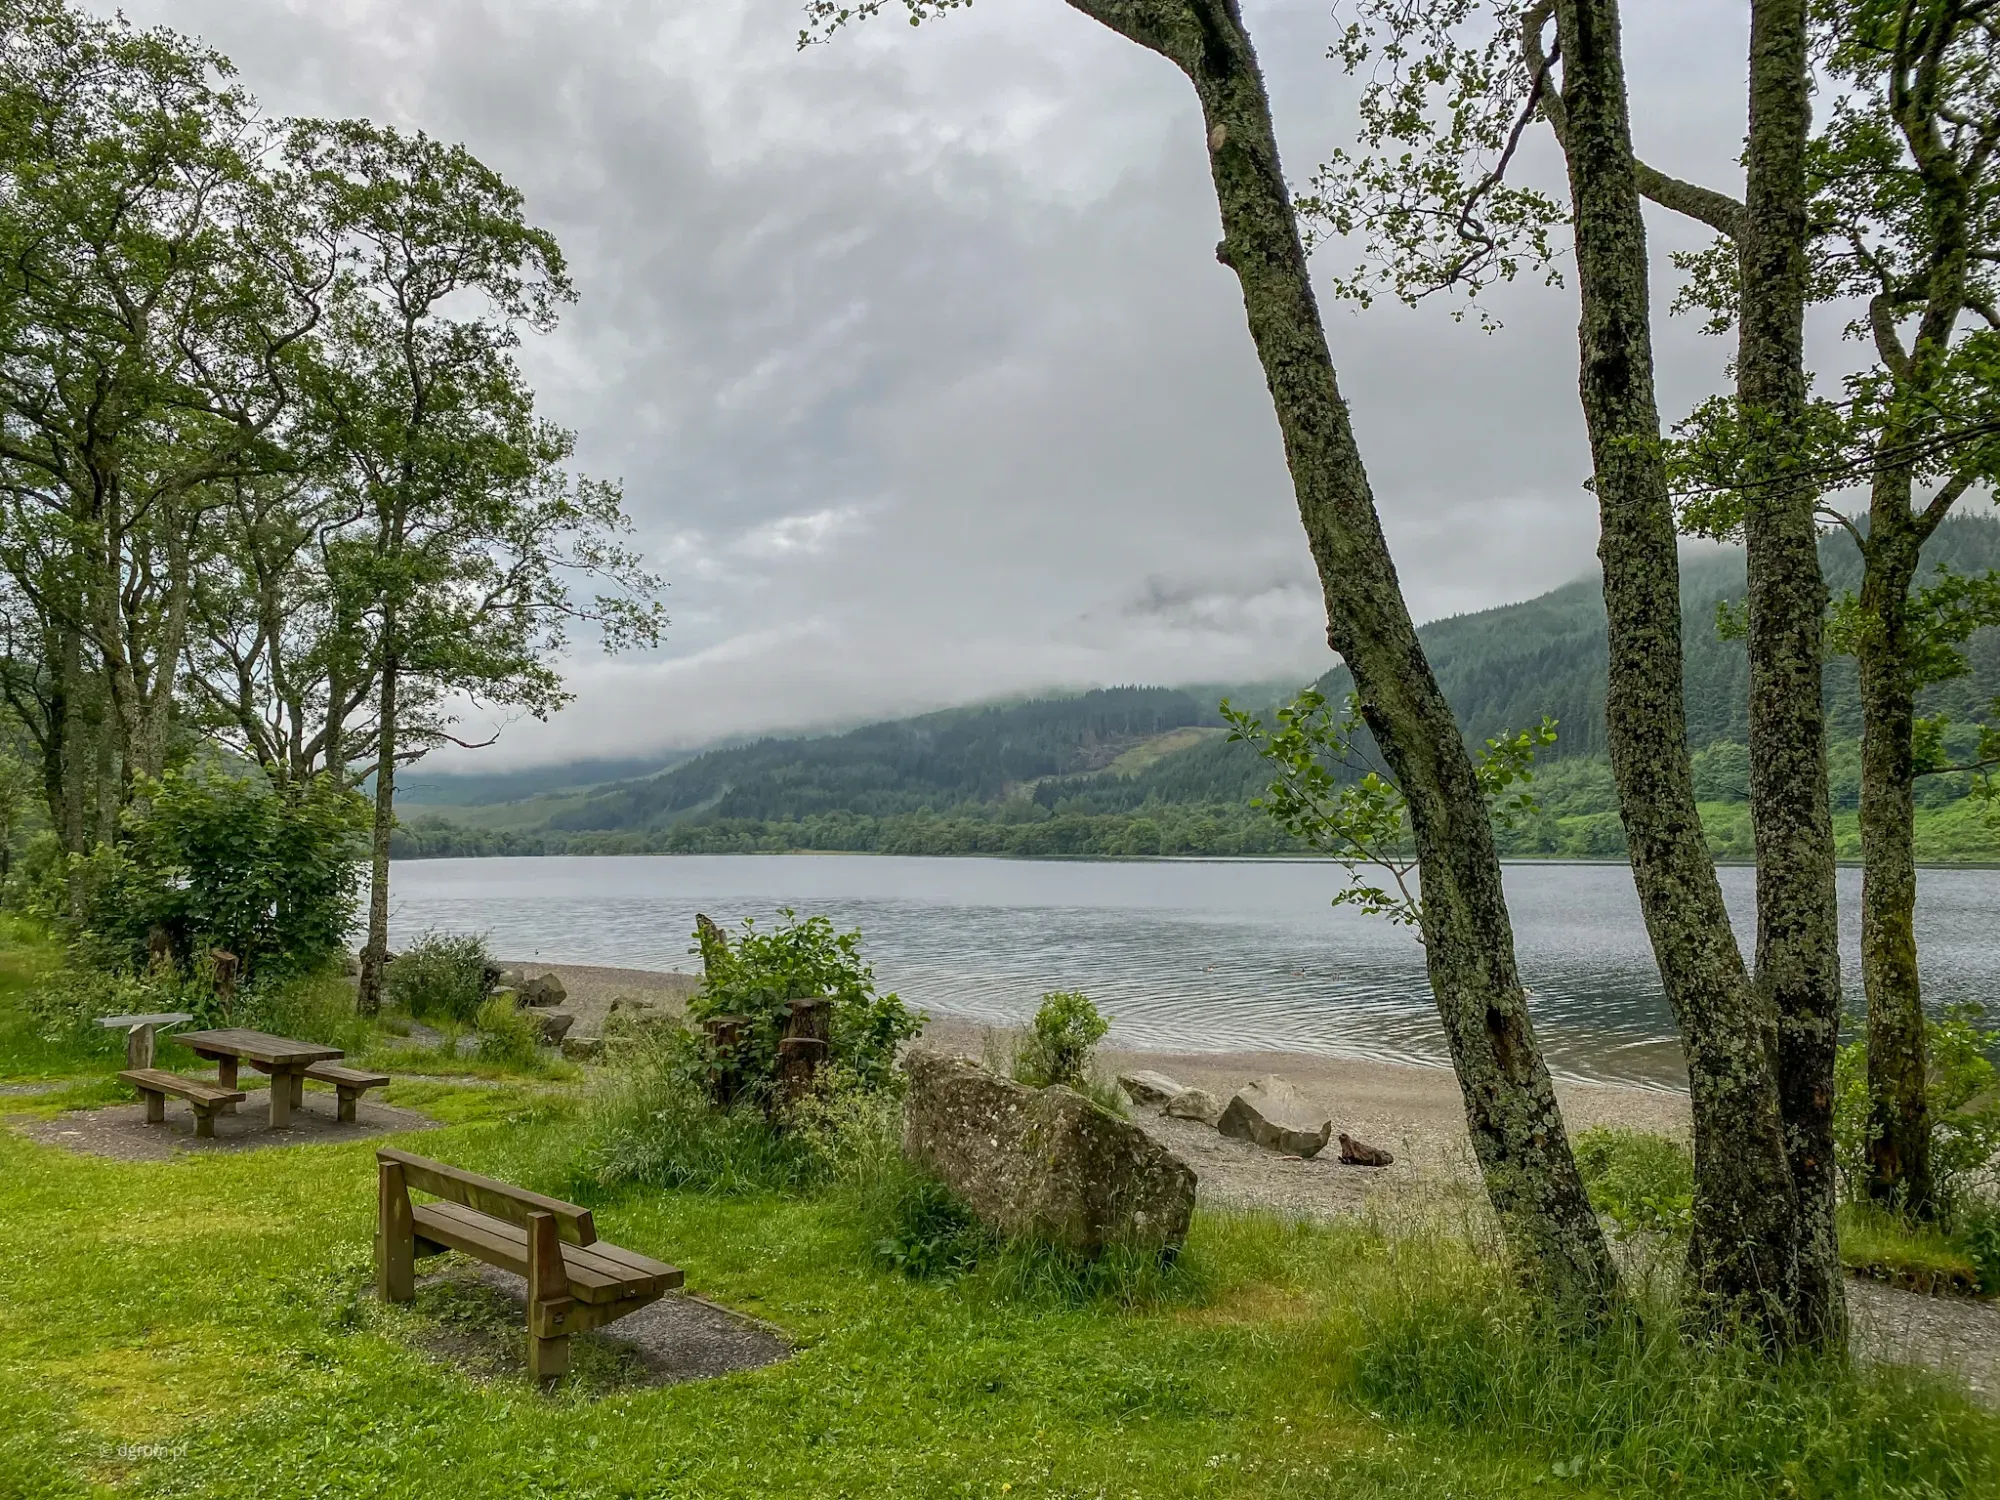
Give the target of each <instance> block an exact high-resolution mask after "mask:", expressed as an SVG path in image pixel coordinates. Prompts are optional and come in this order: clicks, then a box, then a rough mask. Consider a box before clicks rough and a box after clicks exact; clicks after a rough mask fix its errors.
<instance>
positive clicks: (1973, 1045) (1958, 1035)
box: [1833, 1001, 2000, 1224]
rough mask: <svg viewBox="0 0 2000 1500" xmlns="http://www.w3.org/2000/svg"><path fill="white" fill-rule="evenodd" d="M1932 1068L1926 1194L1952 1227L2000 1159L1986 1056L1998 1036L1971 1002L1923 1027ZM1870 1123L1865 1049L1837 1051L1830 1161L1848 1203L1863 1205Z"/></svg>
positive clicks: (1861, 1043) (1997, 1104)
mask: <svg viewBox="0 0 2000 1500" xmlns="http://www.w3.org/2000/svg"><path fill="white" fill-rule="evenodd" d="M1924 1046H1925V1049H1926V1056H1927V1059H1928V1061H1929V1065H1930V1082H1929V1087H1928V1089H1927V1093H1928V1096H1929V1099H1928V1102H1929V1104H1930V1114H1931V1187H1932V1192H1933V1194H1934V1195H1935V1198H1936V1203H1937V1207H1938V1211H1939V1215H1940V1217H1941V1218H1942V1219H1943V1220H1944V1221H1945V1222H1946V1223H1948V1224H1949V1223H1951V1222H1953V1221H1954V1220H1955V1219H1957V1218H1958V1217H1959V1216H1960V1214H1961V1213H1962V1212H1964V1211H1966V1210H1968V1209H1969V1208H1970V1206H1971V1205H1972V1201H1973V1197H1974V1195H1975V1194H1976V1193H1977V1192H1978V1191H1979V1190H1980V1189H1982V1188H1984V1189H1986V1190H1988V1191H1989V1193H1990V1190H1991V1188H1992V1187H1993V1169H1992V1162H1993V1158H1994V1154H1995V1153H1996V1152H2000V1094H1996V1092H1995V1082H1996V1073H1995V1069H1994V1066H1993V1063H1992V1061H1991V1059H1990V1057H1989V1055H1988V1054H1989V1053H1991V1052H1992V1051H1993V1049H1994V1048H1995V1047H1996V1046H2000V1031H1995V1030H1993V1029H1992V1028H1991V1026H1990V1025H1989V1024H1988V1022H1987V1019H1986V1011H1985V1008H1984V1007H1983V1006H1981V1005H1979V1004H1978V1003H1976V1002H1970V1001H1968V1002H1965V1003H1963V1004H1958V1005H1951V1006H1947V1007H1946V1008H1945V1009H1944V1011H1943V1012H1942V1013H1941V1014H1939V1015H1937V1016H1935V1017H1931V1018H1929V1019H1927V1020H1926V1021H1925V1023H1924ZM1872 1131H1873V1121H1872V1118H1871V1114H1870V1110H1869V1099H1868V1044H1867V1041H1866V1040H1865V1039H1863V1038H1857V1039H1856V1040H1854V1041H1852V1042H1850V1043H1848V1044H1847V1045H1846V1046H1845V1047H1842V1048H1841V1049H1840V1052H1839V1055H1838V1057H1837V1058H1836V1059H1835V1062H1834V1107H1833V1137H1834V1154H1835V1159H1836V1161H1837V1163H1838V1165H1839V1168H1840V1175H1841V1179H1842V1183H1843V1185H1844V1187H1845V1189H1846V1193H1847V1196H1848V1197H1849V1198H1850V1199H1853V1200H1854V1201H1856V1202H1861V1201H1864V1200H1866V1199H1867V1197H1868V1196H1869V1194H1868V1179H1869V1165H1868V1143H1869V1140H1870V1137H1871V1134H1872Z"/></svg>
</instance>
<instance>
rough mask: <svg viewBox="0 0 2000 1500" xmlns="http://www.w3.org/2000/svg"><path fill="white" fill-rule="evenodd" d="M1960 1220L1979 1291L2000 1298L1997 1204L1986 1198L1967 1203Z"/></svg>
mask: <svg viewBox="0 0 2000 1500" xmlns="http://www.w3.org/2000/svg"><path fill="white" fill-rule="evenodd" d="M1960 1218H1961V1223H1962V1225H1963V1232H1964V1235H1965V1247H1966V1252H1967V1253H1968V1254H1969V1255H1970V1256H1971V1257H1972V1271H1973V1275H1975V1276H1976V1277H1978V1278H1979V1290H1980V1291H1981V1292H1982V1293H1984V1294H1985V1295H1986V1296H1988V1297H1992V1296H2000V1204H1996V1203H1994V1202H1992V1201H1991V1200H1989V1199H1981V1200H1979V1201H1977V1202H1973V1203H1969V1204H1967V1205H1966V1207H1965V1209H1964V1210H1963V1212H1962V1213H1961V1216H1960Z"/></svg>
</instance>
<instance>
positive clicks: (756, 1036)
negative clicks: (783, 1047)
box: [688, 908, 924, 1089]
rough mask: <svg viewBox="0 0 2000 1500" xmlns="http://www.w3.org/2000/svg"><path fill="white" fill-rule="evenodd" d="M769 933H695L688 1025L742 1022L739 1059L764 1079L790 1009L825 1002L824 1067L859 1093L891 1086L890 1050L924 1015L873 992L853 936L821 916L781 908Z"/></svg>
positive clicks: (749, 925)
mask: <svg viewBox="0 0 2000 1500" xmlns="http://www.w3.org/2000/svg"><path fill="white" fill-rule="evenodd" d="M782 916H783V918H784V920H783V922H782V924H781V925H780V926H778V927H777V928H775V929H774V930H772V931H770V932H760V931H758V930H757V927H756V924H755V922H754V921H753V920H746V921H745V922H744V923H743V931H742V933H741V934H740V935H739V936H738V937H737V938H736V939H735V941H734V942H728V941H725V940H724V939H723V936H722V934H721V932H720V930H719V929H715V928H710V929H709V930H708V931H707V932H706V933H702V932H697V933H696V935H695V937H696V943H697V948H698V951H700V953H701V955H702V959H703V963H704V967H705V968H706V970H707V977H706V979H705V980H704V982H703V984H702V987H701V992H700V993H699V994H697V995H696V996H695V997H694V998H693V999H692V1000H691V1001H690V1002H689V1003H688V1014H689V1015H690V1016H692V1017H693V1018H694V1019H695V1020H697V1021H700V1020H705V1019H707V1018H708V1017H710V1016H722V1015H739V1016H747V1017H748V1018H749V1021H750V1034H749V1037H748V1038H747V1040H746V1042H745V1045H744V1049H743V1055H742V1057H741V1059H740V1061H741V1063H742V1065H743V1067H744V1070H745V1073H746V1075H747V1076H748V1077H750V1078H753V1079H769V1078H770V1077H771V1076H772V1074H773V1073H774V1072H775V1070H776V1067H777V1060H778V1040H779V1038H780V1036H782V1034H783V1031H784V1025H785V1020H786V1017H787V1016H788V1015H789V1013H790V1003H791V1002H792V1001H794V1000H807V999H813V998H815V997H818V996H822V995H823V996H826V997H827V998H828V999H830V1000H831V1001H832V1002H833V1017H832V1022H833V1026H832V1029H833V1039H832V1053H833V1055H832V1061H833V1063H834V1065H835V1066H837V1067H839V1068H841V1069H842V1070H843V1071H844V1072H845V1073H846V1074H847V1075H848V1077H849V1078H850V1079H851V1080H852V1081H853V1083H854V1084H855V1085H856V1086H858V1087H861V1088H864V1089H881V1088H887V1087H889V1086H890V1085H891V1084H892V1082H893V1081H894V1077H895V1066H896V1047H897V1045H898V1044H899V1043H901V1042H903V1041H905V1040H907V1039H908V1038H910V1037H913V1036H915V1035H916V1034H917V1032H918V1031H919V1030H920V1029H921V1028H922V1026H923V1022H924V1017H923V1016H922V1015H921V1014H920V1013H918V1012H915V1011H912V1010H911V1009H910V1008H909V1007H908V1006H906V1005H905V1004H903V1002H902V1000H901V999H900V998H899V997H897V996H896V995H893V994H889V995H878V994H876V993H875V971H874V970H873V969H872V968H871V967H870V966H869V965H868V964H867V963H865V962H864V961H863V960H862V957H861V934H860V933H859V932H835V931H834V929H833V923H832V922H831V921H829V920H828V919H827V918H825V917H807V918H805V919H804V920H803V921H801V920H799V918H798V916H797V914H796V913H794V912H793V911H791V910H790V909H789V908H788V909H787V910H785V911H784V912H783V913H782Z"/></svg>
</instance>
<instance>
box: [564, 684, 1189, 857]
mask: <svg viewBox="0 0 2000 1500" xmlns="http://www.w3.org/2000/svg"><path fill="white" fill-rule="evenodd" d="M1204 722H1207V723H1213V722H1215V713H1214V708H1213V706H1212V705H1206V706H1205V705H1203V704H1201V703H1199V702H1197V701H1196V700H1195V699H1194V698H1193V697H1192V696H1190V695H1189V694H1187V693H1184V692H1179V691H1175V690H1172V689H1167V688H1110V689H1105V690H1102V691H1099V692H1092V693H1085V694H1083V695H1082V696H1081V697H1076V698H1065V699H1038V700H1035V701H1031V702H1028V703H1017V704H1009V705H1005V706H1001V707H991V708H970V709H948V710H946V711H944V712H942V713H934V714H925V715H923V716H922V717H921V718H915V719H900V720H896V721H894V722H891V723H886V724H870V725H868V726H866V727H865V728H862V729H856V730H853V731H851V732H850V733H847V734H841V735H832V736H828V737H826V738H820V739H789V740H778V739H770V740H763V741H760V742H759V743H757V744H754V745H745V746H742V747H740V748H736V749H729V750H712V751H710V752H709V753H708V754H706V755H702V756H698V757H696V758H695V759H694V760H692V761H690V762H688V763H687V764H686V765H683V766H680V767H677V768H676V769H674V770H673V771H670V772H668V773H667V774H666V775H663V776H656V777H652V778H649V779H647V780H644V781H636V782H626V783H621V784H618V785H615V786H610V787H604V788H601V789H600V790H599V791H598V792H596V793H595V794H594V795H592V796H591V797H590V798H589V799H588V800H587V801H586V802H585V803H584V804H583V806H581V807H579V808H576V809H573V810H571V811H569V812H565V813H561V814H558V815H557V817H556V818H555V819H553V820H551V825H550V826H551V827H553V828H557V829H566V830H584V829H611V828H641V827H647V826H652V825H657V824H660V823H663V822H670V821H673V820H674V819H676V818H679V817H684V816H687V815H688V814H691V813H696V812H700V813H703V814H706V815H709V816H713V817H716V818H760V819H771V818H801V817H809V816H811V815H812V814H815V813H827V812H852V813H859V814H863V815H865V816H870V817H882V816H887V815H892V814H896V813H909V812H919V811H924V810H932V811H936V810H940V809H943V808H947V807H954V806H957V805H959V804H961V803H988V802H1002V801H1006V800H1008V799H1009V798H1011V797H1014V796H1017V795H1019V794H1020V793H1021V792H1022V790H1023V789H1024V788H1029V787H1032V785H1033V784H1034V783H1035V782H1036V781H1038V780H1039V779H1041V778H1043V777H1049V776H1068V775H1075V774H1078V773H1082V772H1091V771H1102V770H1104V769H1105V768H1106V767H1108V766H1109V765H1110V764H1111V763H1112V761H1114V760H1115V759H1116V758H1117V757H1118V755H1119V754H1120V753H1122V752H1124V751H1126V750H1129V749H1131V748H1133V747H1134V746H1136V745H1140V744H1143V743H1145V742H1146V741H1148V740H1152V739H1155V738H1157V737H1158V736H1160V735H1162V734H1165V733H1167V732H1168V731H1169V730H1174V729H1180V728H1183V727H1186V726H1189V725H1194V724H1200V723H1204Z"/></svg>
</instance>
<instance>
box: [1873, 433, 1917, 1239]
mask: <svg viewBox="0 0 2000 1500" xmlns="http://www.w3.org/2000/svg"><path fill="white" fill-rule="evenodd" d="M1910 493H1911V479H1910V474H1909V471H1908V470H1907V469H1901V468H1898V469H1893V470H1890V471H1887V472H1883V473H1881V474H1878V475H1877V476H1876V480H1875V485H1874V491H1873V494H1872V495H1871V497H1870V502H1871V503H1870V506H1869V526H1868V544H1867V551H1866V558H1867V565H1866V567H1865V569H1864V571H1863V573H1862V580H1861V612H1862V617H1863V618H1864V619H1865V620H1866V621H1867V622H1868V624H1867V628H1865V629H1864V630H1862V631H1861V632H1860V639H1859V642H1858V645H1857V650H1856V656H1857V657H1858V664H1859V666H1860V669H1861V860H1862V874H1861V984H1862V988H1863V990H1864V991H1865V992H1866V993H1867V996H1868V1099H1869V1126H1870V1136H1871V1139H1870V1142H1869V1147H1868V1191H1869V1194H1870V1195H1871V1196H1872V1197H1874V1198H1875V1199H1876V1200H1877V1201H1879V1202H1881V1203H1883V1204H1885V1205H1887V1206H1889V1207H1892V1208H1897V1209H1900V1210H1903V1211H1905V1212H1908V1213H1910V1214H1913V1215H1915V1216H1916V1217H1919V1218H1928V1217H1930V1216H1931V1215H1933V1214H1934V1213H1935V1212H1936V1208H1937V1204H1936V1200H1935V1194H1934V1190H1933V1184H1932V1181H1931V1120H1930V1102H1929V1099H1928V1098H1927V1096H1926V1087H1925V1086H1926V1083H1927V1081H1928V1079H1927V1075H1928V1072H1929V1069H1928V1064H1927V1059H1926V1057H1925V1046H1924V1005H1923V988H1922V986H1921V984H1920V983H1919V981H1918V977H1917V931H1916V917H1917V867H1916V857H1915V843H1916V801H1915V786H1916V757H1915V753H1914V750H1915V745H1914V740H1915V735H1914V728H1915V719H1916V712H1917V705H1916V693H1915V690H1914V687H1913V684H1912V680H1911V672H1910V660H1909V651H1910V640H1909V597H1910V585H1911V583H1912V582H1913V581H1914V580H1915V578H1916V573H1917V567H1918V563H1919V558H1920V555H1921V549H1922V539H1921V537H1920V535H1919V533H1918V531H1917V528H1916V527H1914V526H1913V525H1912V524H1911V518H1910Z"/></svg>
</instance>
